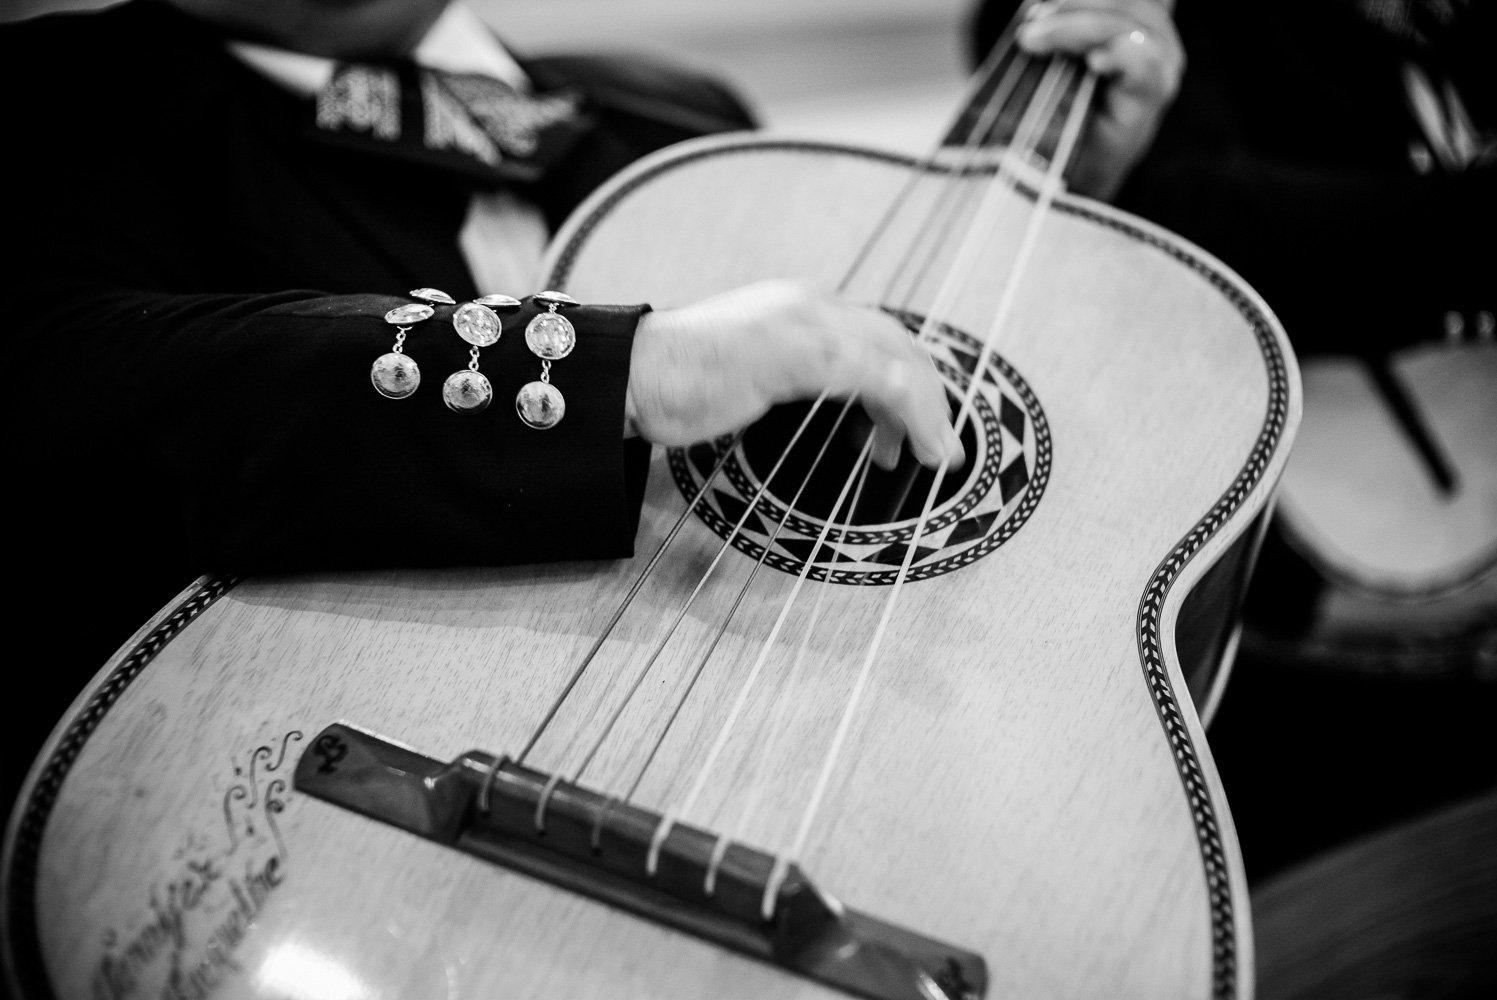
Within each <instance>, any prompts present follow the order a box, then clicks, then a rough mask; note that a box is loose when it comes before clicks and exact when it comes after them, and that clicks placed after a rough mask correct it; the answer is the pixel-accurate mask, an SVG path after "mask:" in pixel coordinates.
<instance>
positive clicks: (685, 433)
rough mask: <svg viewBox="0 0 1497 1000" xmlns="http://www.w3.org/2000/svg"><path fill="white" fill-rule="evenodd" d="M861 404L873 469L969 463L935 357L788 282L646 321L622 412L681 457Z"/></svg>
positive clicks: (875, 315)
mask: <svg viewBox="0 0 1497 1000" xmlns="http://www.w3.org/2000/svg"><path fill="white" fill-rule="evenodd" d="M823 390H827V391H829V392H830V395H831V396H832V397H833V398H836V399H845V398H847V397H848V396H850V395H853V394H856V395H857V397H858V401H859V402H860V403H861V404H862V405H863V408H864V409H865V410H866V411H867V412H868V415H869V416H870V417H872V418H873V421H874V444H873V458H874V461H875V462H877V463H878V464H879V465H880V466H881V467H883V468H886V469H888V468H893V467H894V465H895V464H896V463H897V462H898V460H899V454H900V444H901V442H902V441H904V440H905V439H906V438H908V441H909V446H910V451H911V452H913V454H914V455H915V457H916V458H917V459H918V460H919V461H920V462H921V463H922V464H924V465H927V466H932V467H934V466H937V465H939V464H940V463H941V462H942V461H943V460H949V461H950V467H951V468H953V469H955V468H959V467H960V466H961V465H962V464H963V463H964V462H965V461H966V458H965V456H964V454H963V452H962V446H961V442H960V441H959V440H958V439H957V436H956V432H955V431H953V430H952V428H951V421H950V416H949V411H948V409H947V404H946V394H945V391H944V389H943V388H942V385H941V380H940V378H939V377H938V376H937V375H936V371H935V368H934V367H933V366H932V364H931V362H930V357H929V355H927V354H926V353H925V351H924V350H922V349H921V348H920V346H919V345H918V344H917V343H916V342H915V339H914V338H913V337H911V336H910V335H909V333H908V332H907V331H906V330H905V329H904V327H902V326H901V325H900V324H899V323H898V322H897V321H895V320H894V319H892V318H890V317H889V316H886V315H884V314H882V313H879V312H876V311H874V310H872V309H865V308H859V307H856V306H852V305H848V304H846V303H844V302H839V301H838V300H836V299H833V298H831V297H829V296H827V295H823V294H821V293H819V292H816V291H813V290H812V289H810V288H807V287H805V286H803V285H800V284H796V283H794V282H789V281H766V282H761V283H760V284H756V285H749V286H747V287H744V288H737V289H734V290H732V291H729V292H724V293H723V294H721V295H716V296H713V297H712V298H709V299H705V300H703V301H701V302H698V303H696V304H694V305H690V306H686V307H683V308H680V309H668V310H662V311H659V312H653V313H648V314H646V315H645V317H644V318H643V319H641V320H640V323H639V330H638V332H637V333H636V334H635V337H634V352H633V356H632V359H631V362H630V371H629V393H628V399H627V403H626V412H627V417H628V420H629V426H630V427H632V428H633V429H634V430H635V431H636V432H637V433H638V434H639V435H640V436H642V437H644V438H645V439H646V440H649V441H653V442H655V443H657V444H664V445H686V444H692V443H694V442H697V441H705V440H709V439H711V438H714V437H716V436H718V435H720V434H724V433H727V432H729V431H735V430H738V429H739V428H741V427H744V426H746V425H748V424H750V423H752V422H753V421H754V420H757V419H758V418H759V417H760V416H762V415H763V414H764V413H765V411H767V410H768V409H769V408H770V407H771V406H774V405H775V404H777V403H785V402H789V401H791V400H797V399H815V398H816V397H817V396H818V395H820V394H821V392H822V391H823Z"/></svg>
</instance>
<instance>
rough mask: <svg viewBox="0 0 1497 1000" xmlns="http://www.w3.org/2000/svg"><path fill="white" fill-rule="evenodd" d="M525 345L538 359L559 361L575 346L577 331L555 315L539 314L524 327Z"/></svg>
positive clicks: (559, 316)
mask: <svg viewBox="0 0 1497 1000" xmlns="http://www.w3.org/2000/svg"><path fill="white" fill-rule="evenodd" d="M525 344H526V346H527V347H529V348H530V351H531V353H533V354H534V355H535V356H536V357H538V358H543V359H545V360H546V361H559V360H561V359H562V358H564V357H566V356H567V355H568V354H571V353H572V348H574V347H576V346H577V331H576V329H575V328H574V327H573V326H572V324H571V322H570V321H569V320H568V319H567V318H566V317H565V316H561V315H559V314H557V313H550V312H546V313H540V314H539V315H537V316H536V317H535V318H534V319H532V320H531V321H530V322H529V323H527V324H526V325H525Z"/></svg>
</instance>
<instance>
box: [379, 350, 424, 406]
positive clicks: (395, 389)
mask: <svg viewBox="0 0 1497 1000" xmlns="http://www.w3.org/2000/svg"><path fill="white" fill-rule="evenodd" d="M369 381H371V382H373V383H374V389H375V391H376V392H378V393H379V394H380V395H381V396H386V397H388V398H390V399H404V398H405V397H407V396H409V395H410V394H411V393H413V392H415V391H416V387H417V386H419V385H420V384H421V369H420V368H417V367H416V362H414V361H412V360H411V359H410V358H408V357H406V356H405V355H404V354H396V353H395V352H394V351H391V352H390V353H389V354H381V355H380V356H379V357H377V358H375V359H374V366H373V367H372V368H370V369H369Z"/></svg>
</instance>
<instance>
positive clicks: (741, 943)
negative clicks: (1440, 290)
mask: <svg viewBox="0 0 1497 1000" xmlns="http://www.w3.org/2000/svg"><path fill="white" fill-rule="evenodd" d="M1094 86H1095V80H1094V78H1093V77H1091V76H1090V75H1089V74H1087V73H1086V72H1085V71H1084V70H1082V69H1081V68H1080V67H1079V66H1078V65H1077V64H1075V63H1072V62H1070V61H1066V60H1049V59H1044V60H1034V59H1031V58H1029V57H1028V56H1025V55H1023V54H1022V53H1019V52H1017V51H1016V50H1015V49H1014V47H1013V45H1012V44H1011V37H1010V39H1009V40H1008V41H1007V42H1006V43H1005V44H1001V45H1000V46H999V48H998V49H997V50H996V52H995V55H994V57H993V58H992V59H990V61H989V63H988V65H987V66H986V67H985V68H984V70H983V72H982V73H980V74H979V76H978V77H977V79H976V80H975V81H974V84H973V86H972V89H971V92H970V94H969V96H968V98H967V99H966V101H965V105H964V108H963V109H962V112H961V114H960V115H959V117H958V119H957V121H956V124H955V126H954V127H953V129H952V130H951V133H950V135H948V137H947V138H946V140H945V141H944V142H943V143H942V145H941V148H940V149H938V150H937V151H936V153H935V154H933V155H932V156H931V157H930V158H928V159H927V160H925V161H921V162H915V161H912V160H910V159H907V158H905V157H901V156H896V155H891V154H885V153H881V152H875V151H870V150H863V149H851V148H843V147H838V146H831V145H821V144H816V143H810V142H796V141H787V140H778V139H775V138H772V137H763V136H753V135H741V136H727V137H716V138H711V139H706V140H702V141H697V142H693V143H689V144H686V145H683V146H680V147H676V148H673V149H670V150H667V151H664V152H662V153H660V154H657V155H655V156H654V157H652V158H650V159H649V160H647V161H644V162H641V163H639V164H637V165H636V166H635V167H634V168H632V169H630V170H628V171H627V172H625V173H624V174H623V175H621V176H619V177H618V178H616V179H615V180H614V181H612V182H611V183H609V184H608V185H607V186H606V187H605V188H603V189H602V190H600V191H598V192H597V193H596V194H595V196H594V197H592V199H591V200H590V201H589V202H588V203H587V204H586V205H584V206H583V207H582V208H581V209H580V210H579V211H578V212H577V213H576V214H575V216H574V217H573V218H572V219H571V220H570V221H569V222H568V223H567V224H566V226H565V227H564V228H563V230H562V231H561V232H560V233H559V234H558V236H557V238H556V240H555V242H554V244H553V246H552V248H551V250H550V253H549V257H548V261H547V267H548V272H547V273H548V281H549V284H550V285H551V286H552V287H553V288H555V289H559V290H563V291H566V292H568V293H570V294H571V295H573V296H575V297H577V298H579V299H581V300H585V301H594V302H603V301H650V302H653V303H654V304H656V305H657V306H669V305H672V304H678V303H684V302H688V301H692V300H695V299H698V298H699V297H701V296H704V295H707V294H709V293H712V292H716V291H719V290H722V289H726V288H730V287H734V286H737V285H741V284H744V283H747V282H750V281H755V280H759V279H765V278H772V277H782V276H793V277H796V278H799V279H801V280H804V281H808V282H811V283H813V284H816V285H820V286H823V287H826V288H830V289H836V290H838V291H839V292H840V294H842V295H843V296H845V297H847V298H848V299H851V300H853V301H858V302H865V303H870V304H875V305H879V306H882V307H883V308H885V309H887V310H889V311H890V312H891V313H892V314H893V315H895V316H897V317H899V318H900V319H901V320H903V321H904V322H905V323H906V324H907V325H908V327H909V329H910V331H911V335H912V336H916V337H919V338H921V342H922V344H923V345H924V346H925V347H926V348H927V349H928V350H929V351H930V353H931V356H932V358H933V360H934V363H935V365H936V367H937V369H938V370H939V372H940V374H941V375H942V377H943V379H944V380H945V382H946V385H947V387H948V390H949V393H950V396H951V400H952V409H953V414H954V416H955V417H956V419H957V421H958V424H959V426H960V433H961V434H962V436H963V439H964V441H965V443H966V448H967V454H968V456H969V460H968V464H967V465H966V467H964V468H962V469H959V470H956V469H946V470H940V472H941V473H942V474H940V475H937V474H935V473H932V472H930V471H920V470H917V469H915V468H914V467H913V465H911V466H909V467H907V468H901V469H896V470H894V471H893V472H892V473H884V472H882V471H877V470H875V471H869V467H868V464H867V456H868V440H867V433H866V426H865V425H863V424H861V423H860V418H859V415H858V412H857V410H856V408H852V409H849V408H848V407H846V406H844V404H843V402H842V401H837V400H818V401H816V402H814V403H805V404H801V405H798V406H790V407H783V408H780V409H778V410H776V411H774V412H773V413H771V414H770V416H769V417H767V418H766V419H765V420H763V421H761V422H760V423H759V424H757V425H755V426H754V427H752V428H750V429H749V430H748V431H747V432H745V433H743V434H738V435H732V436H729V437H726V438H724V439H722V440H717V441H709V442H703V443H700V444H698V445H696V446H693V447H690V448H682V449H668V450H666V449H657V451H656V453H655V455H654V457H653V465H652V467H651V470H650V478H649V481H648V487H647V490H646V496H645V499H644V507H643V513H642V515H641V521H640V525H639V531H638V541H637V545H638V555H637V556H636V557H635V558H633V559H631V560H624V561H619V562H601V563H588V564H554V565H537V566H523V567H509V568H500V569H492V568H469V569H453V570H450V571H444V572H428V571H412V570H398V569H392V570H390V571H388V572H383V573H357V574H352V573H349V574H340V573H326V574H316V575H308V576H299V577H294V578H275V579H272V578H258V579H245V580H236V579H234V578H232V577H225V576H209V577H204V578H203V579H201V580H199V581H198V582H197V583H195V584H194V585H193V586H191V587H190V588H188V589H187V590H186V591H184V592H183V593H182V594H181V595H180V596H179V597H178V598H177V599H176V600H175V601H174V602H173V603H172V604H170V605H169V606H168V607H166V608H164V609H163V610H162V611H161V612H160V613H159V614H158V615H157V616H156V617H155V618H154V619H153V620H151V621H150V622H148V623H147V624H146V625H145V626H143V627H142V629H141V630H140V631H139V632H138V633H137V635H136V636H135V637H134V638H133V639H132V640H131V641H130V642H128V643H127V644H126V645H125V646H124V647H123V648H122V649H121V650H120V651H119V653H118V654H117V655H116V656H115V658H114V659H113V660H111V661H110V662H109V663H108V664H106V665H105V666H104V668H103V669H102V670H101V671H100V673H99V674H98V676H97V677H96V679H95V680H94V681H93V682H92V684H91V685H90V686H89V688H88V689H87V690H86V691H85V692H84V693H83V694H82V695H81V696H80V698H79V699H78V701H77V703H76V704H75V705H74V706H73V708H72V710H71V711H70V712H69V714H68V715H67V717H66V718H65V719H63V721H62V722H61V723H60V724H59V725H58V727H57V729H56V731H55V733H54V735H53V736H52V738H51V740H50V742H49V743H48V744H47V746H46V748H45V750H44V751H43V753H42V755H41V756H40V758H39V759H38V760H37V762H36V764H35V766H34V768H33V770H32V772H31V774H30V777H29V779H28V781H27V783H26V785H25V788H24V790H23V793H22V798H21V802H20V804H19V806H18V808H17V809H16V812H15V814H14V815H15V818H14V820H13V821H12V825H11V827H10V829H9V830H8V831H7V835H6V841H5V849H4V857H3V879H4V882H3V890H4V908H3V916H4V925H3V946H4V956H5V968H6V972H7V975H8V976H9V979H10V984H11V986H12V987H13V988H14V989H15V990H16V992H17V993H19V994H20V995H21V996H23V997H26V998H28V1000H41V998H45V997H56V998H59V1000H75V998H76V1000H83V998H90V1000H129V998H147V997H150V998H155V997H162V998H178V997H182V998H194V1000H196V998H203V997H209V996H212V997H215V998H222V1000H230V998H241V997H266V998H271V997H274V998H282V1000H287V998H290V1000H303V998H305V1000H312V998H316V1000H366V998H367V1000H372V998H396V997H398V998H400V1000H438V998H440V1000H450V998H474V997H483V998H489V997H568V998H581V997H600V998H602V997H606V998H610V1000H614V998H627V997H743V998H749V997H753V998H770V997H778V998H789V997H827V998H833V997H839V996H860V997H869V998H878V1000H894V998H899V1000H906V998H909V1000H914V998H925V1000H942V998H944V1000H955V998H963V1000H971V998H977V997H1045V996H1051V997H1066V998H1079V997H1109V998H1116V997H1130V996H1131V997H1149V998H1164V997H1207V996H1210V997H1248V996H1250V995H1251V994H1252V987H1253V981H1252V975H1253V973H1252V969H1253V957H1252V935H1251V927H1250V919H1249V912H1248V897H1247V890H1246V884H1245V881H1244V876H1243V869H1242V864H1241V860H1240V856H1239V852H1238V848H1237V843H1236V840H1235V836H1234V833H1233V828H1232V821H1231V816H1230V813H1229V811H1228V806H1227V800H1226V798H1225V797H1224V794H1223V789H1222V787H1221V784H1220V781H1219V780H1218V778H1217V774H1216V771H1215V768H1214V767H1213V764H1212V761H1211V756H1210V753H1209V751H1208V748H1207V746H1206V742H1205V739H1204V731H1203V727H1202V723H1201V719H1200V714H1199V712H1198V710H1197V707H1196V705H1195V704H1194V703H1193V699H1192V694H1191V690H1192V686H1193V687H1194V690H1195V693H1196V696H1197V697H1199V698H1201V699H1205V698H1206V697H1207V695H1208V694H1209V690H1210V688H1211V685H1212V684H1213V683H1217V684H1219V683H1220V677H1221V676H1222V672H1221V669H1220V668H1221V665H1222V664H1223V663H1224V662H1226V661H1227V660H1228V659H1229V655H1230V647H1231V643H1232V635H1233V620H1234V614H1235V607H1236V603H1237V599H1238V597H1239V596H1240V593H1241V589H1242V584H1243V580H1244V579H1245V574H1246V572H1247V570H1248V568H1249V566H1250V564H1251V561H1252V552H1253V546H1254V544H1255V540H1256V539H1257V538H1258V535H1259V532H1260V530H1261V526H1262V524H1263V522H1264V518H1265V512H1266V511H1267V510H1268V507H1269V502H1270V498H1271V495H1272V492H1273V489H1274V485H1275V482H1276V480H1277V479H1278V477H1279V474H1280V472H1281V471H1282V469H1283V467H1284V463H1285V459H1286V453H1287V448H1288V445H1289V443H1290V440H1291V438H1292V436H1293V433H1294V430H1295V426H1296V423H1297V421H1298V417H1299V406H1300V403H1299V383H1298V375H1297V372H1296V368H1295V365H1294V363H1293V359H1292V355H1291V353H1290V349H1289V347H1288V343H1287V341H1286V340H1285V338H1284V335H1283V333H1282V331H1281V330H1280V329H1279V327H1278V325H1277V323H1276V322H1275V320H1274V319H1273V317H1272V316H1271V314H1270V313H1269V311H1268V309H1267V308H1266V307H1265V306H1264V304H1263V303H1262V302H1261V301H1260V300H1259V299H1258V297H1257V296H1256V295H1255V294H1254V293H1253V292H1252V291H1251V290H1249V289H1248V288H1247V287H1245V286H1244V285H1243V283H1242V282H1241V281H1240V280H1238V279H1237V278H1236V277H1234V276H1233V275H1232V274H1231V273H1230V272H1229V271H1227V270H1226V269H1225V268H1224V267H1223V266H1222V265H1221V264H1219V263H1218V262H1216V261H1215V260H1214V259H1212V257H1211V256H1210V255H1208V254H1206V253H1204V252H1202V251H1200V250H1199V249H1197V248H1195V247H1192V246H1190V245H1189V244H1187V243H1185V242H1183V241H1182V240H1180V239H1178V238H1176V237H1174V236H1172V235H1171V234H1169V233H1167V232H1164V231H1162V230H1160V229H1159V228H1157V227H1155V226H1152V225H1150V224H1148V223H1146V222H1143V221H1140V220H1138V219H1135V218H1132V217H1130V216H1128V215H1126V214H1124V213H1122V212H1119V211H1116V210H1113V209H1111V208H1108V207H1106V206H1104V205H1101V204H1097V203H1094V202H1091V201H1088V200H1086V199H1084V198H1080V197H1075V196H1072V195H1070V194H1068V193H1066V192H1065V190H1064V186H1063V183H1062V180H1063V171H1064V169H1065V167H1066V164H1067V163H1068V161H1069V160H1070V158H1071V152H1072V150H1073V149H1074V147H1075V144H1076V140H1077V137H1078V135H1079V134H1080V130H1081V128H1082V127H1083V125H1084V123H1085V116H1086V112H1087V107H1088V103H1089V99H1090V96H1091V93H1092V89H1093V87H1094ZM528 315H529V314H528V313H527V312H522V313H520V314H519V315H518V316H517V317H516V318H514V319H513V320H510V321H507V332H506V333H505V336H519V335H521V334H520V332H519V328H518V326H516V324H523V323H524V321H525V320H526V318H527V316H528ZM534 530H536V531H564V530H566V525H564V524H557V525H551V524H537V525H535V526H534Z"/></svg>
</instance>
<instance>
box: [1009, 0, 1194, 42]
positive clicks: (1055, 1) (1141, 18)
mask: <svg viewBox="0 0 1497 1000" xmlns="http://www.w3.org/2000/svg"><path fill="white" fill-rule="evenodd" d="M1080 11H1094V12H1100V13H1113V14H1119V15H1122V16H1123V17H1127V18H1130V19H1132V20H1133V21H1135V22H1137V25H1138V27H1140V28H1143V29H1144V30H1145V31H1152V32H1158V33H1161V34H1163V33H1169V32H1170V29H1172V28H1173V27H1174V17H1173V15H1172V14H1171V13H1170V11H1169V10H1168V9H1167V8H1166V7H1165V6H1164V4H1162V3H1160V2H1159V0H1045V2H1044V3H1038V4H1035V5H1034V6H1033V7H1031V8H1029V10H1028V11H1026V12H1025V15H1024V20H1025V21H1043V20H1044V19H1046V18H1048V17H1051V16H1053V15H1055V14H1070V13H1076V12H1080Z"/></svg>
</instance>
